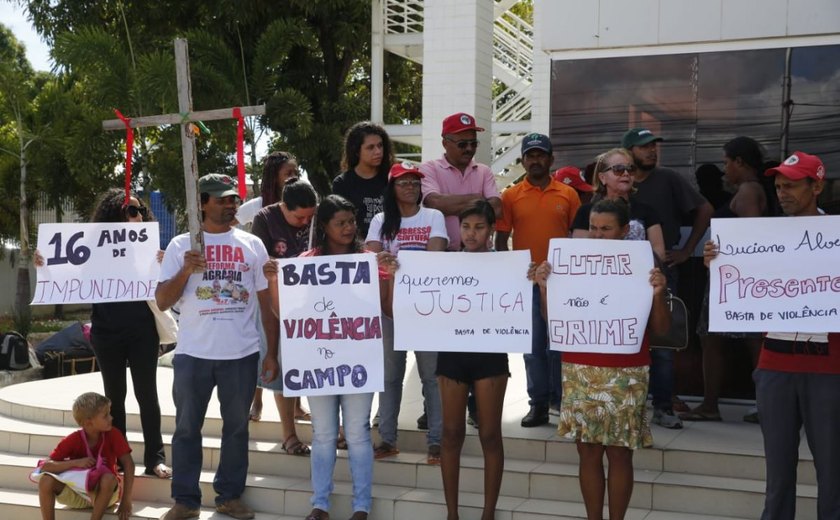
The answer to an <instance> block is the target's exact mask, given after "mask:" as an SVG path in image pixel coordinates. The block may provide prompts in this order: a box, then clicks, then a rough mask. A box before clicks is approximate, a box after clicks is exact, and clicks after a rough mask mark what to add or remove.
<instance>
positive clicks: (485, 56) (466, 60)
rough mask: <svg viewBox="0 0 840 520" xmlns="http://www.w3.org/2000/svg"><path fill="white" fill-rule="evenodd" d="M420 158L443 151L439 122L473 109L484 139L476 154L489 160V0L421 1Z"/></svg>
mask: <svg viewBox="0 0 840 520" xmlns="http://www.w3.org/2000/svg"><path fill="white" fill-rule="evenodd" d="M423 16H424V19H425V21H424V24H423V30H424V34H423V123H424V124H423V160H424V161H427V160H430V159H437V158H438V157H440V156H441V155H442V154H443V146H442V145H441V137H440V130H441V122H442V121H443V118H444V117H446V116H448V115H450V114H454V113H456V112H467V113H470V114H472V115H473V116H474V117H475V119H476V122H477V123H478V125H479V126H481V127H483V128H484V129H485V130H487V131H486V132H485V133H484V134H483V135H482V134H479V139H480V140H481V141H482V145H481V146H480V147H479V148H478V153H477V154H476V160H477V161H479V162H481V163H484V164H488V163H489V162H490V133H491V131H492V129H491V121H490V118H491V116H492V106H491V103H492V100H491V98H490V94H491V85H492V81H493V2H489V1H487V0H458V1H457V2H455V1H453V0H426V1H425V3H424V7H423Z"/></svg>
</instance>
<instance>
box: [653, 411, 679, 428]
mask: <svg viewBox="0 0 840 520" xmlns="http://www.w3.org/2000/svg"><path fill="white" fill-rule="evenodd" d="M652 422H653V424H658V425H659V426H662V427H663V428H668V429H670V430H681V429H682V427H683V424H682V420H681V419H680V418H679V417H677V416H676V415H674V412H673V411H672V410H659V409H657V410H654V411H653V421H652Z"/></svg>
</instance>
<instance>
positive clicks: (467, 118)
mask: <svg viewBox="0 0 840 520" xmlns="http://www.w3.org/2000/svg"><path fill="white" fill-rule="evenodd" d="M464 130H475V131H476V132H483V131H484V129H483V128H481V127H480V126H477V125H476V124H475V118H474V117H473V116H471V115H469V114H466V113H464V112H458V113H457V114H452V115H451V116H449V117H447V118H446V119H444V120H443V130H442V131H441V133H440V135H449V134H457V133H458V132H463V131H464Z"/></svg>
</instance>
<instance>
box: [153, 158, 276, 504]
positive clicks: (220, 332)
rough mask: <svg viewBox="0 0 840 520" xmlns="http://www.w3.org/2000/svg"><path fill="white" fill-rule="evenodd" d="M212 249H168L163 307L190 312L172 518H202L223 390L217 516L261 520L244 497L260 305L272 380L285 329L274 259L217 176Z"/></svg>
mask: <svg viewBox="0 0 840 520" xmlns="http://www.w3.org/2000/svg"><path fill="white" fill-rule="evenodd" d="M198 191H199V193H200V201H201V219H202V228H203V236H204V251H203V253H202V252H199V251H194V250H192V249H191V247H190V234H189V233H184V234H182V235H179V236H177V237H175V238H174V239H173V240H172V242H170V244H169V246H168V247H167V248H166V253H165V255H164V259H163V263H162V265H161V269H160V283H159V284H158V286H157V290H156V292H155V299H156V300H157V304H158V306H159V307H160V308H161V309H162V310H163V309H168V308H169V307H171V306H172V305H174V304H175V303H178V304H179V307H180V310H181V321H180V330H179V334H178V349H177V351H176V355H175V359H174V361H173V367H174V371H175V373H174V376H175V377H174V383H173V396H174V400H175V434H174V435H173V437H172V468H173V469H172V498H174V499H175V506H174V507H172V508H171V509H170V510H169V511H168V512H167V513H166V514H165V515H164V516H163V517H162V519H163V520H182V519H186V518H195V517H198V516H199V513H200V509H199V508H200V505H201V489H200V487H199V476H200V473H201V467H202V449H203V448H202V444H201V427H202V425H203V424H204V417H205V415H206V413H207V404H208V402H209V401H210V396H211V394H212V392H213V389H214V388H216V391H217V395H218V398H219V408H220V412H221V415H222V422H223V426H222V452H221V458H220V460H219V465H218V468H217V470H216V476H215V478H214V479H213V489H214V490H215V491H216V511H218V512H220V513H223V514H227V515H229V516H232V517H233V518H238V519H249V518H253V517H254V512H253V510H251V508H249V507H248V506H246V505H245V504H244V503H243V502H242V501H241V500H240V496H241V494H242V492H243V491H244V490H245V479H246V477H247V474H248V413H249V409H250V406H251V400H252V399H253V396H254V388H255V387H256V383H257V370H258V366H257V365H258V363H257V360H258V358H259V344H260V335H259V332H258V330H259V329H258V328H257V326H256V323H255V320H256V311H257V300H259V305H260V311H261V316H262V326H263V328H264V329H265V333H266V338H267V340H268V353H267V355H266V358H265V361H264V362H263V365H262V377H263V380H264V381H266V382H268V381H271V380H273V379H275V378H276V377H277V376H278V371H279V367H278V364H277V344H278V333H279V330H278V329H279V322H278V321H277V320H275V319H273V316H274V314H273V313H272V312H271V307H270V302H269V300H270V298H269V292H268V282H267V280H266V278H265V276H264V275H263V270H262V267H263V265H264V264H265V263H266V261H267V260H268V253H267V252H266V249H265V246H264V245H263V243H262V241H261V240H260V239H259V238H257V237H256V236H254V235H251V234H250V233H247V232H245V231H242V230H239V229H236V228H234V227H232V224H233V222H234V219H235V217H236V208H237V206H238V204H239V195H238V192H237V190H236V183H235V182H234V180H233V179H231V178H230V177H228V176H227V175H221V174H215V173H211V174H209V175H205V176H203V177H201V178H200V179H199V180H198Z"/></svg>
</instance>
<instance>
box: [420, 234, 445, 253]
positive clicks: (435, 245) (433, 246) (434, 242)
mask: <svg viewBox="0 0 840 520" xmlns="http://www.w3.org/2000/svg"><path fill="white" fill-rule="evenodd" d="M448 243H449V240H448V239H446V238H442V237H432V238H430V239H429V242H428V243H427V244H426V251H446V244H448Z"/></svg>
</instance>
